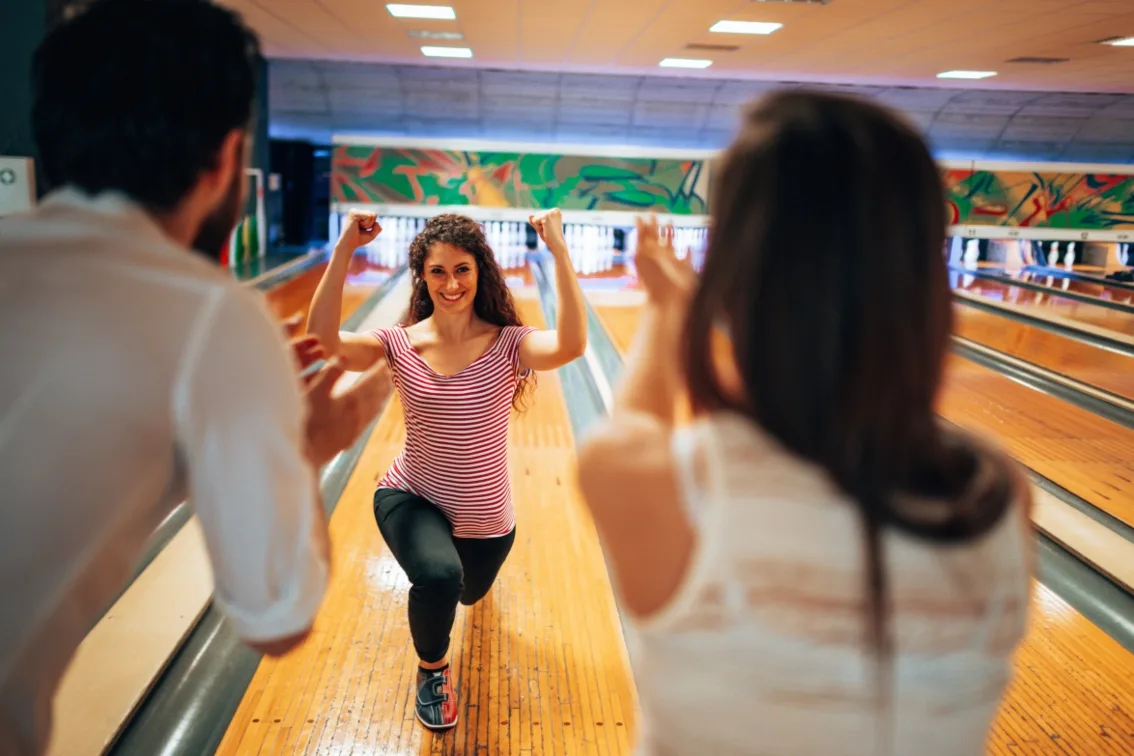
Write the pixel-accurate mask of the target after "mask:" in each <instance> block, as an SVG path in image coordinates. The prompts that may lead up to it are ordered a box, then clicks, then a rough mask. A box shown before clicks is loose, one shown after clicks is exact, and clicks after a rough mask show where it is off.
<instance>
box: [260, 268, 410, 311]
mask: <svg viewBox="0 0 1134 756" xmlns="http://www.w3.org/2000/svg"><path fill="white" fill-rule="evenodd" d="M326 270H327V263H325V262H323V263H319V264H318V265H313V266H312V267H310V268H308V269H307V270H305V271H303V272H302V273H300V274H299V275H298V276H296V277H295V278H292V279H290V280H288V281H286V282H284V283H282V284H280V285H279V286H276V287H274V288H272V289H269V290H268V291H266V292H264V298H265V300H266V301H267V303H268V307H269V308H270V309H271V311H272V313H273V314H274V315H275V316H276V317H277V318H279V319H280V320H285V319H287V318H288V317H290V316H292V315H295V314H301V315H303V316H305V317H306V315H307V308H308V307H310V305H311V297H313V296H315V287H317V286H318V285H319V281H320V279H322V277H323V273H324V271H326ZM347 271H348V272H347V282H346V286H345V287H343V320H346V319H347V318H348V317H349V316H350V314H351V313H353V312H354V311H355V310H357V309H358V307H359V305H361V304H362V303H363V302H364V301H366V298H367V297H369V296H370V295H371V294H373V293H374V290H375V289H377V288H378V287H379V286H380V285H381V283H382V280H383V278H384V277H385V276H388V275H389V274H391V273H392V272H393V271H392V270H391V269H389V268H382V267H380V266H378V265H376V264H375V263H373V262H371V261H370V260H368V259H367V258H366V257H365V255H355V256H354V257H353V258H352V259H351V261H350V267H349V268H348V269H347Z"/></svg>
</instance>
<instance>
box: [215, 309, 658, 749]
mask: <svg viewBox="0 0 1134 756" xmlns="http://www.w3.org/2000/svg"><path fill="white" fill-rule="evenodd" d="M517 304H518V305H519V308H520V314H521V317H522V318H523V319H524V321H525V322H528V323H531V324H533V325H540V324H542V317H541V315H540V310H539V306H538V303H536V302H534V301H533V300H531V299H530V298H518V301H517ZM404 433H405V429H404V425H403V421H402V414H401V410H400V406H399V405H398V403H397V402H396V401H395V402H393V403H392V404H391V406H390V407H389V409H388V410H387V411H386V412H385V413H384V415H383V416H382V418H381V419H380V421H379V423H378V426H377V428H376V429H375V431H374V433H373V435H372V437H371V439H370V441H369V443H368V445H367V447H366V449H365V452H364V454H363V456H362V459H361V460H360V462H359V464H358V467H357V468H356V471H355V473H354V475H353V476H352V478H351V480H350V482H349V484H348V486H347V488H346V490H345V492H344V494H343V496H342V499H341V500H340V502H339V505H338V507H337V509H336V510H335V513H334V515H333V517H332V520H331V537H332V542H333V548H334V557H333V558H334V573H333V578H332V584H331V587H330V591H329V595H328V597H327V599H326V602H325V604H324V608H323V610H322V612H321V614H320V616H319V619H318V620H317V622H316V625H315V630H314V632H313V635H312V637H311V639H310V640H309V641H308V642H307V643H306V644H305V645H304V646H303V647H302V648H300V649H297V650H296V651H295V652H293V653H292V654H290V655H288V656H287V657H286V658H284V659H282V660H278V661H268V660H266V661H264V662H263V663H262V664H261V665H260V667H259V669H258V671H257V673H256V675H255V678H254V679H253V681H252V683H251V685H250V686H249V688H248V690H247V693H246V694H245V697H244V700H243V702H242V704H241V706H240V708H239V710H238V712H237V714H236V717H235V719H234V720H233V722H232V724H231V726H230V728H229V730H228V733H227V735H226V737H225V739H224V741H223V743H222V744H221V747H220V749H219V751H218V753H220V754H265V755H266V756H267V755H270V756H275V755H276V754H292V753H312V754H314V753H318V754H343V755H345V754H356V755H360V754H379V753H380V754H390V755H393V754H459V755H464V754H468V755H469V756H476V755H478V754H480V755H485V756H489V755H492V754H517V755H522V756H528V755H529V754H531V755H534V754H547V755H548V756H553V755H554V756H559V755H560V754H572V753H577V754H612V755H613V754H628V753H630V748H631V743H632V741H633V738H634V733H635V729H636V718H635V717H636V715H635V709H636V699H635V695H634V689H633V684H632V681H631V677H630V670H629V661H628V658H627V655H626V651H625V646H624V641H623V638H622V634H621V629H620V627H619V623H618V618H617V614H616V608H615V604H614V600H613V598H612V595H611V588H610V583H609V580H608V578H607V574H606V568H605V564H604V562H603V557H602V552H601V550H600V548H599V544H598V539H597V536H596V534H595V531H594V526H593V524H592V522H591V520H590V517H589V515H588V514H587V513H586V510H585V508H584V507H583V505H582V502H581V500H580V498H579V495H578V493H577V491H576V490H575V488H574V485H573V477H574V476H573V466H574V459H575V456H574V441H573V439H572V436H571V430H570V425H569V422H568V419H567V415H566V407H565V405H564V402H563V398H562V393H561V389H560V386H559V383H558V380H557V378H556V376H555V375H554V374H547V373H544V374H540V376H539V388H538V390H537V392H536V395H535V397H534V400H533V403H532V406H531V407H530V408H529V409H528V410H527V412H526V413H524V414H522V415H518V416H516V417H515V418H514V420H513V424H512V430H511V449H512V458H511V465H512V482H513V492H514V497H515V506H516V514H517V521H518V527H517V538H516V545H515V547H514V549H513V551H512V554H511V555H510V557H509V559H508V561H507V563H506V564H505V566H504V568H503V570H502V572H501V575H500V578H499V580H498V582H497V584H496V586H495V587H494V588H493V590H492V592H491V593H490V594H489V596H488V597H487V598H486V599H485V600H484V601H482V602H481V603H480V604H479V605H477V606H476V607H473V608H472V609H465V608H462V609H461V610H460V611H459V612H458V619H457V624H456V627H455V628H454V633H453V648H452V656H451V659H452V663H453V666H454V669H455V672H456V675H455V682H456V684H457V687H458V691H459V695H460V721H459V724H458V726H457V727H456V728H455V729H454V730H453V731H451V732H449V733H447V734H439V735H434V734H432V733H429V732H428V731H426V730H424V728H422V727H421V726H420V725H419V724H418V723H417V721H416V720H415V718H414V712H413V708H412V702H413V700H414V689H413V682H414V676H415V669H416V664H417V660H416V658H415V657H414V654H413V652H412V647H411V645H410V638H409V629H408V626H407V620H406V592H407V590H408V583H407V580H406V577H405V574H404V573H403V572H402V571H401V569H400V568H399V567H398V565H397V563H396V562H395V561H394V559H393V558H392V557H391V556H390V553H389V551H388V550H387V549H386V547H385V545H384V544H383V542H382V540H381V537H380V536H379V534H378V530H377V527H376V526H375V524H374V517H373V514H372V497H373V492H374V486H375V484H376V480H377V478H378V477H379V476H380V475H381V473H382V472H383V471H384V470H385V469H386V467H387V465H388V464H389V463H390V461H391V460H392V459H393V457H394V456H395V454H396V453H397V452H398V450H399V449H400V447H401V444H402V442H403V439H404Z"/></svg>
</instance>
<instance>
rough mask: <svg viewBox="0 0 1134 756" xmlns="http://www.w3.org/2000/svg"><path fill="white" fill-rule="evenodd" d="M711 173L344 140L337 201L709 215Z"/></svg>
mask: <svg viewBox="0 0 1134 756" xmlns="http://www.w3.org/2000/svg"><path fill="white" fill-rule="evenodd" d="M708 173H709V171H708V164H707V162H706V161H702V160H674V159H657V160H653V159H649V158H612V157H586V156H579V155H554V154H542V155H541V154H534V153H516V152H463V151H457V150H427V149H411V148H398V147H373V146H362V145H339V146H337V147H336V148H335V151H334V154H333V156H332V163H331V200H332V202H338V203H350V202H373V203H384V204H413V205H479V206H482V207H497V208H551V207H559V208H562V209H564V210H596V211H629V212H657V213H670V214H674V215H704V214H706V213H707V212H708V202H707V200H708V191H709V175H708Z"/></svg>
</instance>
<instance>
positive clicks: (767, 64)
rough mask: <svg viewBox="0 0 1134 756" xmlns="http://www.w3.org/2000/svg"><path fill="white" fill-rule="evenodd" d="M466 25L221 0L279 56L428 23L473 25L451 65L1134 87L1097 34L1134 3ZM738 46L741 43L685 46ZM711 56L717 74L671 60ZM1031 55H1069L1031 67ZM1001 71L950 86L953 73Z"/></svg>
mask: <svg viewBox="0 0 1134 756" xmlns="http://www.w3.org/2000/svg"><path fill="white" fill-rule="evenodd" d="M447 1H448V2H449V3H450V4H451V5H452V6H453V7H454V8H455V9H456V16H457V18H456V20H454V21H436V20H433V21H428V20H424V21H423V20H413V19H395V18H393V17H392V16H390V14H389V13H388V12H387V11H386V9H385V8H384V3H383V2H382V0H221V2H224V3H225V4H227V5H229V6H230V7H232V8H234V9H235V10H237V11H239V12H241V13H243V14H244V15H245V17H246V19H247V20H248V22H249V24H250V25H251V26H252V27H253V28H254V29H255V30H256V31H257V32H259V34H260V35H261V37H262V40H263V45H264V48H265V51H266V53H267V54H268V56H269V57H271V58H297V59H312V60H317V59H319V60H341V61H358V62H365V63H390V64H398V65H406V64H410V65H414V64H426V63H431V62H434V61H430V60H429V59H426V58H424V57H423V56H422V54H421V52H420V47H421V45H422V44H423V40H421V39H419V38H416V37H413V36H411V35H410V33H411V32H418V31H430V32H437V31H445V32H450V33H456V34H461V35H464V40H463V41H460V42H439V43H437V44H441V45H446V44H462V45H468V46H470V47H471V48H472V49H473V51H474V55H475V57H474V59H473V60H471V61H451V62H447V63H446V66H447V67H449V68H452V69H457V70H461V69H476V68H480V69H484V68H496V69H515V70H538V71H548V72H561V73H562V72H571V73H596V74H624V75H632V76H639V77H640V76H659V77H666V78H673V77H681V78H688V79H701V78H708V79H716V80H721V79H732V80H737V79H748V80H766V81H778V80H792V81H812V82H837V83H850V84H869V85H880V86H899V85H908V86H916V87H923V88H925V87H936V88H974V89H982V90H1017V91H1024V90H1036V91H1046V92H1088V93H1089V92H1110V93H1122V94H1134V48H1115V47H1110V46H1103V45H1099V44H1097V42H1098V41H1099V39H1100V38H1103V37H1107V36H1111V35H1134V0H832V2H830V3H829V4H827V5H795V4H784V3H760V2H740V0H447ZM725 17H728V18H733V19H737V20H750V21H776V22H779V23H782V24H784V26H783V28H782V29H780V30H779V31H777V32H776V33H774V34H772V35H769V36H749V35H735V34H713V33H710V32H709V27H710V26H711V25H712V24H713V23H714V22H716V21H718V20H721V19H722V18H725ZM689 43H709V44H732V45H737V46H738V49H737V50H735V51H733V52H717V51H700V52H694V51H690V50H687V49H686V45H688V44H689ZM694 55H695V56H697V57H707V58H709V59H711V60H712V61H713V66H712V67H711V68H710V69H709V70H707V71H684V72H681V71H678V72H675V71H673V70H671V69H662V68H659V67H658V62H659V61H660V60H661V59H662V58H665V57H674V56H694ZM1018 56H1055V57H1065V58H1070V59H1071V60H1070V62H1069V63H1064V64H1060V65H1048V66H1044V65H1021V64H1009V63H1007V61H1008V60H1009V59H1011V58H1015V57H1018ZM974 67H979V68H982V69H989V70H995V71H998V72H999V75H998V76H997V77H995V78H993V79H990V80H985V81H980V82H968V83H965V82H960V83H958V82H943V81H941V80H938V79H937V78H936V74H937V73H939V72H941V71H943V70H948V69H955V68H974Z"/></svg>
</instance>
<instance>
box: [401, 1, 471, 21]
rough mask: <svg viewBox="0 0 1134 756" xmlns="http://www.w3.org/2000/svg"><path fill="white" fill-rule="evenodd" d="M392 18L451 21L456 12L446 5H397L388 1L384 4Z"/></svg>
mask: <svg viewBox="0 0 1134 756" xmlns="http://www.w3.org/2000/svg"><path fill="white" fill-rule="evenodd" d="M386 10H388V11H390V15H391V16H393V17H394V18H440V19H447V20H450V21H452V20H453V19H455V18H456V17H457V14H456V13H455V12H454V11H453V9H452V8H451V7H449V6H448V5H399V4H397V3H390V4H388V5H387V6H386Z"/></svg>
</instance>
